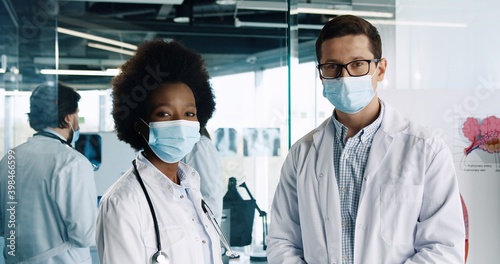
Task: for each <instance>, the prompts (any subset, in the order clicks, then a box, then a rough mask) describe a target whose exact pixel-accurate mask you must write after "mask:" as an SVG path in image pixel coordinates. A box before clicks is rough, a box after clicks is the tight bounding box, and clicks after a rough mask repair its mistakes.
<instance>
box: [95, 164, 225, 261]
mask: <svg viewBox="0 0 500 264" xmlns="http://www.w3.org/2000/svg"><path fill="white" fill-rule="evenodd" d="M139 155H142V154H139ZM144 161H145V162H144ZM136 162H137V163H136V164H137V169H138V171H139V173H140V175H141V178H142V180H143V181H144V185H145V186H146V189H147V191H148V194H149V196H150V198H151V201H152V203H153V207H154V209H155V212H156V217H157V220H158V225H159V229H160V236H161V245H162V251H163V252H165V253H167V255H168V256H169V258H170V263H182V264H202V263H205V260H204V253H203V248H202V243H203V241H202V239H200V236H199V233H198V229H197V226H196V224H195V223H196V221H194V220H193V219H192V218H191V216H190V215H189V214H188V212H187V211H185V210H184V209H183V207H182V206H181V204H182V202H181V200H180V198H179V197H175V196H174V189H173V186H172V184H173V182H172V181H170V180H169V179H168V178H167V177H165V176H164V175H163V174H162V173H161V172H160V171H158V170H157V169H156V168H155V167H153V165H151V163H149V161H147V160H145V158H144V157H143V156H142V157H140V158H139V157H138V158H137V159H136ZM179 169H180V170H182V171H183V172H184V173H185V175H186V176H187V179H186V180H187V182H188V184H189V185H190V189H189V195H190V196H191V198H192V201H193V204H194V205H195V208H196V212H197V213H198V215H199V216H200V219H201V221H202V224H203V226H204V228H205V230H206V231H207V233H208V235H209V237H210V239H211V245H212V248H211V250H212V252H213V258H214V263H222V260H221V256H222V255H221V248H220V242H219V237H218V236H217V233H216V231H215V229H214V227H213V226H212V224H211V222H210V221H209V220H208V218H207V217H206V215H205V214H204V213H203V210H202V208H201V193H200V189H199V188H200V177H199V175H198V173H197V172H196V171H195V170H194V169H193V168H191V167H189V166H187V165H186V164H184V163H182V162H179ZM184 199H185V197H184ZM96 240H97V250H98V253H99V258H100V261H101V264H116V263H137V264H139V263H141V264H142V263H144V264H146V263H153V262H152V256H153V254H154V253H156V252H157V245H156V235H155V228H154V224H153V219H152V216H151V211H150V209H149V206H148V203H147V200H146V197H145V195H144V192H143V191H142V189H141V186H140V184H139V182H138V181H137V178H136V176H135V174H134V169H133V168H131V169H130V170H129V171H127V172H126V173H125V174H124V175H123V176H122V177H121V178H120V179H119V180H118V181H117V182H116V183H115V184H114V185H113V186H111V187H110V189H108V190H107V191H106V193H105V194H104V196H103V198H102V200H101V205H100V207H99V213H98V217H97V225H96ZM205 264H208V263H205Z"/></svg>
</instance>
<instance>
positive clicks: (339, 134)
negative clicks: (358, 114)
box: [332, 100, 385, 144]
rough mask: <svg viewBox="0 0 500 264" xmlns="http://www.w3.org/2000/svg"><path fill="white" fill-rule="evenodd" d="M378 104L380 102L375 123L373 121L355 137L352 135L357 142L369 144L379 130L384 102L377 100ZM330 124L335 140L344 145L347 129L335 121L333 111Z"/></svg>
mask: <svg viewBox="0 0 500 264" xmlns="http://www.w3.org/2000/svg"><path fill="white" fill-rule="evenodd" d="M379 102H380V114H379V115H378V117H377V119H375V121H373V122H372V123H371V124H369V125H368V126H366V127H364V128H363V129H361V131H359V132H358V133H357V134H356V135H354V137H357V138H359V140H360V141H361V142H363V143H366V142H369V141H370V140H371V139H372V138H373V136H374V135H375V132H377V130H378V129H379V127H380V124H382V119H383V118H384V111H385V107H384V102H383V101H382V100H379ZM332 123H333V126H334V130H335V139H336V140H338V141H339V142H342V144H344V143H345V138H346V136H347V127H346V126H344V125H343V124H342V123H340V122H339V121H338V120H337V117H336V116H335V111H334V114H333V118H332Z"/></svg>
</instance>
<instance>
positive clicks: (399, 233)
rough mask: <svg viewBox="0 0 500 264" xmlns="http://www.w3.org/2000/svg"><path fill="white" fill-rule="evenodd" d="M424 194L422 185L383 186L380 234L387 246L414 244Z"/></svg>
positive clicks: (381, 192) (381, 191)
mask: <svg viewBox="0 0 500 264" xmlns="http://www.w3.org/2000/svg"><path fill="white" fill-rule="evenodd" d="M423 192H424V188H423V186H422V185H407V184H383V185H382V186H381V190H380V232H381V236H382V239H383V240H384V242H385V243H386V244H387V245H392V244H393V243H394V244H399V245H405V244H406V245H407V244H412V243H413V240H414V236H415V228H416V223H417V220H418V216H419V212H420V208H421V204H422V195H423Z"/></svg>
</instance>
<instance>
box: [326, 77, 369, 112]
mask: <svg viewBox="0 0 500 264" xmlns="http://www.w3.org/2000/svg"><path fill="white" fill-rule="evenodd" d="M374 74H375V73H374ZM372 76H373V75H365V76H361V77H340V78H336V79H323V96H324V97H325V98H326V99H328V101H330V103H332V104H333V106H335V108H336V109H338V110H339V111H341V112H344V113H347V114H355V113H358V112H359V111H361V110H362V109H363V108H365V107H366V106H367V105H368V104H369V103H370V101H371V100H372V99H373V97H374V96H375V92H374V90H373V87H372Z"/></svg>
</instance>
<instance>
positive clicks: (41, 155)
mask: <svg viewBox="0 0 500 264" xmlns="http://www.w3.org/2000/svg"><path fill="white" fill-rule="evenodd" d="M79 100H80V95H79V94H78V93H77V92H76V91H75V90H74V89H73V88H71V87H68V86H66V85H64V84H62V83H59V84H42V85H40V86H38V87H37V88H36V89H35V90H33V92H32V94H31V97H30V113H29V114H28V116H29V124H30V126H31V127H32V128H33V129H34V130H36V131H37V133H36V134H35V135H34V136H33V137H31V138H29V139H28V141H27V142H25V143H23V144H21V145H19V146H17V147H15V148H14V149H11V150H9V151H8V152H7V154H6V155H5V156H4V158H3V159H2V161H1V162H0V186H1V187H0V209H1V210H0V224H1V226H0V236H3V237H4V239H5V247H4V249H3V256H4V258H5V263H44V264H59V263H68V264H69V263H86V264H91V263H92V259H91V255H90V250H89V247H90V246H91V245H93V244H94V235H95V218H96V214H97V195H96V190H95V182H94V171H93V168H92V165H91V164H90V162H89V161H88V160H87V158H85V157H84V156H83V155H82V154H80V152H78V151H76V150H75V149H74V148H73V147H72V145H74V142H75V141H76V140H77V138H78V134H79V125H78V101H79Z"/></svg>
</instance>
